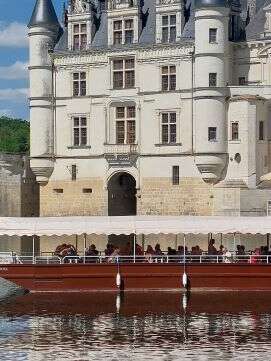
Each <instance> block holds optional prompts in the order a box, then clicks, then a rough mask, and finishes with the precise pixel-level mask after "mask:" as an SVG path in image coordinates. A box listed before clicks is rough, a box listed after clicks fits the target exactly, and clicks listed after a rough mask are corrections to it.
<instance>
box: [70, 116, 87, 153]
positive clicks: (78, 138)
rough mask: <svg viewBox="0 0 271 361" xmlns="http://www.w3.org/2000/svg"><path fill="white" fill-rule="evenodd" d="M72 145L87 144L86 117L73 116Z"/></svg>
mask: <svg viewBox="0 0 271 361" xmlns="http://www.w3.org/2000/svg"><path fill="white" fill-rule="evenodd" d="M73 145H74V146H78V147H80V146H85V145H87V118H86V117H74V118H73Z"/></svg>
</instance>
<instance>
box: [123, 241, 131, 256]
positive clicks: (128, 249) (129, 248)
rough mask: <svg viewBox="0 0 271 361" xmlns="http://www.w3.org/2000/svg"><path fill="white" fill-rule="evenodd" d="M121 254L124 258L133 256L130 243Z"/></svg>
mask: <svg viewBox="0 0 271 361" xmlns="http://www.w3.org/2000/svg"><path fill="white" fill-rule="evenodd" d="M121 254H122V255H123V256H130V255H131V254H132V247H131V243H130V242H127V243H126V245H125V247H124V248H123V249H122V250H121Z"/></svg>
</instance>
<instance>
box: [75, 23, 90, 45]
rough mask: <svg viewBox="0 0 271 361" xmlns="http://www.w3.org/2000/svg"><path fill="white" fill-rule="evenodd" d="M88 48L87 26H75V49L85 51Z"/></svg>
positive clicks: (84, 24)
mask: <svg viewBox="0 0 271 361" xmlns="http://www.w3.org/2000/svg"><path fill="white" fill-rule="evenodd" d="M86 48H87V24H86V23H81V24H74V25H73V49H74V50H85V49H86Z"/></svg>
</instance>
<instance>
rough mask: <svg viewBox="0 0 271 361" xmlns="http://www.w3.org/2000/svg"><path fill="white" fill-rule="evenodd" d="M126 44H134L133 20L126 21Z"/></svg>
mask: <svg viewBox="0 0 271 361" xmlns="http://www.w3.org/2000/svg"><path fill="white" fill-rule="evenodd" d="M124 42H125V44H132V43H133V42H134V21H133V19H128V20H124Z"/></svg>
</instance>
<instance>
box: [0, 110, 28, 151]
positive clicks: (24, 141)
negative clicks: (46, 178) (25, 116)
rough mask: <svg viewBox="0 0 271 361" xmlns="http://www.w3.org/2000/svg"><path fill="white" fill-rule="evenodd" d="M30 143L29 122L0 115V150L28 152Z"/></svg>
mask: <svg viewBox="0 0 271 361" xmlns="http://www.w3.org/2000/svg"><path fill="white" fill-rule="evenodd" d="M29 143H30V125H29V122H27V121H25V120H22V119H12V118H8V117H5V116H2V117H0V152H7V153H28V152H29Z"/></svg>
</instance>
